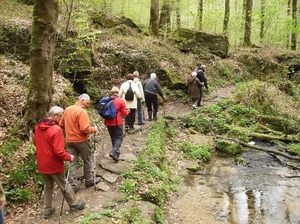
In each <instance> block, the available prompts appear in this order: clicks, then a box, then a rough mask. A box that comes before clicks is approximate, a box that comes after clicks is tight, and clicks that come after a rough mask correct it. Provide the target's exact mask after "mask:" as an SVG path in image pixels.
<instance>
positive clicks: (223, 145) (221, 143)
mask: <svg viewBox="0 0 300 224" xmlns="http://www.w3.org/2000/svg"><path fill="white" fill-rule="evenodd" d="M216 144H217V147H216V148H217V150H218V151H221V152H225V153H227V154H231V155H237V154H240V153H241V152H242V146H241V145H240V144H238V143H235V142H232V141H228V140H224V139H218V140H216Z"/></svg>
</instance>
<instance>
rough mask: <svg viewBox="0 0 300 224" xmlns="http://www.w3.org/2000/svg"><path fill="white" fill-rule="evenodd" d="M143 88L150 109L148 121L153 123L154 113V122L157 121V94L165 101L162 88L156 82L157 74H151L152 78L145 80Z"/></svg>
mask: <svg viewBox="0 0 300 224" xmlns="http://www.w3.org/2000/svg"><path fill="white" fill-rule="evenodd" d="M143 86H144V94H145V101H146V106H147V109H148V121H152V112H153V120H154V121H156V120H157V111H158V102H157V94H158V95H160V96H161V97H162V98H163V99H165V97H164V94H163V92H162V89H161V86H160V85H159V83H158V81H157V80H156V74H155V73H151V75H150V78H149V79H147V80H145V82H144V85H143Z"/></svg>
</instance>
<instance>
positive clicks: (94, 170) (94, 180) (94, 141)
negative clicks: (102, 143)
mask: <svg viewBox="0 0 300 224" xmlns="http://www.w3.org/2000/svg"><path fill="white" fill-rule="evenodd" d="M94 191H96V132H94Z"/></svg>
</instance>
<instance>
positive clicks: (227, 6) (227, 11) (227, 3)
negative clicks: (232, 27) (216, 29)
mask: <svg viewBox="0 0 300 224" xmlns="http://www.w3.org/2000/svg"><path fill="white" fill-rule="evenodd" d="M229 16H230V0H225V14H224V21H223V34H225V35H227V34H228V23H229Z"/></svg>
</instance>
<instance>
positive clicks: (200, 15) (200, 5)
mask: <svg viewBox="0 0 300 224" xmlns="http://www.w3.org/2000/svg"><path fill="white" fill-rule="evenodd" d="M198 23H199V24H198V28H199V30H202V23H203V0H199V1H198Z"/></svg>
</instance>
